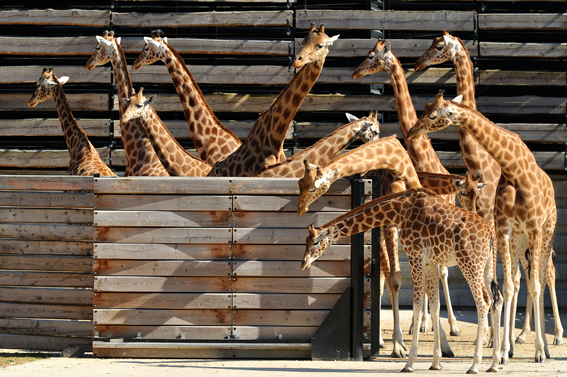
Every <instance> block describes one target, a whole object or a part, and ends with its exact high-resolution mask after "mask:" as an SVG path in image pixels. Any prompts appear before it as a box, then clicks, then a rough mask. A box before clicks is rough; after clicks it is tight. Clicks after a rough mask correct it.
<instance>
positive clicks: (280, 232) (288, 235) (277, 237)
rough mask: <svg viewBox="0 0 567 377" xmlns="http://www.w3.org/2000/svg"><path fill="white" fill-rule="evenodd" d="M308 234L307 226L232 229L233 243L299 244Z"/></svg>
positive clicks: (346, 241) (347, 240) (346, 239)
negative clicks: (303, 227)
mask: <svg viewBox="0 0 567 377" xmlns="http://www.w3.org/2000/svg"><path fill="white" fill-rule="evenodd" d="M368 234H370V233H368ZM308 235H309V233H308V232H307V228H305V229H288V228H238V229H234V238H233V243H235V244H240V243H245V244H295V245H301V244H305V238H306V237H307V236H308ZM365 239H366V240H367V241H368V242H370V239H369V236H368V235H366V236H365ZM336 243H337V244H339V245H343V244H347V243H350V237H346V238H343V239H340V240H338V241H337V242H336Z"/></svg>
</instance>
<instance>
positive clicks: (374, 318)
mask: <svg viewBox="0 0 567 377" xmlns="http://www.w3.org/2000/svg"><path fill="white" fill-rule="evenodd" d="M381 185H382V177H380V176H373V177H372V199H376V198H379V197H380V196H382V193H381ZM370 274H371V275H370V278H371V283H370V285H371V302H370V307H371V314H370V316H371V317H370V321H371V323H370V358H371V359H373V358H377V357H378V356H379V355H380V311H381V310H382V303H381V301H380V227H377V228H374V229H372V270H371V272H370Z"/></svg>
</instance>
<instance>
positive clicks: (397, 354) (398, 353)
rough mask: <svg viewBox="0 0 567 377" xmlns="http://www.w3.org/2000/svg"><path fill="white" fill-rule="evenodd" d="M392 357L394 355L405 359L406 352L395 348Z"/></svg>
mask: <svg viewBox="0 0 567 377" xmlns="http://www.w3.org/2000/svg"><path fill="white" fill-rule="evenodd" d="M390 357H394V358H396V359H403V358H404V353H403V352H402V351H400V350H394V351H392V354H391V355H390Z"/></svg>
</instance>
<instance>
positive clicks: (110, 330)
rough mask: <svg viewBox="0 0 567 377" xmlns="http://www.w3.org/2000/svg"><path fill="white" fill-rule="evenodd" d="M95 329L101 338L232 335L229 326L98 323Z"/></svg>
mask: <svg viewBox="0 0 567 377" xmlns="http://www.w3.org/2000/svg"><path fill="white" fill-rule="evenodd" d="M94 330H95V331H96V332H98V336H99V337H100V338H123V339H133V338H138V339H140V338H141V339H194V340H203V339H219V340H220V339H227V338H228V336H229V335H231V330H230V327H229V326H198V325H190V326H177V325H176V326H141V325H136V326H119V325H116V326H115V325H96V326H94Z"/></svg>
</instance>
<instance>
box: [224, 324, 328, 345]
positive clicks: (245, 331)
mask: <svg viewBox="0 0 567 377" xmlns="http://www.w3.org/2000/svg"><path fill="white" fill-rule="evenodd" d="M317 329H319V326H312V327H308V326H301V327H291V326H279V327H278V326H236V327H234V328H233V333H234V335H236V336H238V339H242V340H264V341H270V340H278V341H282V340H283V341H288V342H306V343H307V344H309V345H310V343H311V339H312V338H313V335H315V332H316V331H317Z"/></svg>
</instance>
